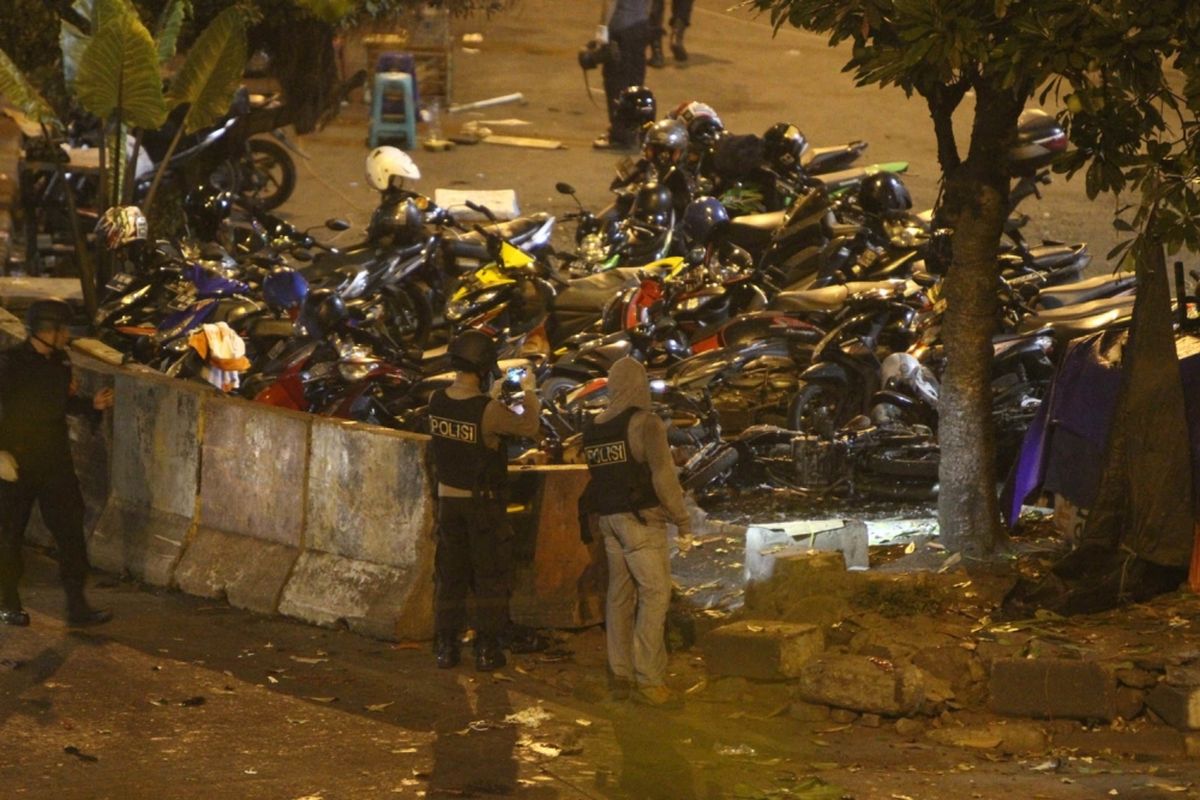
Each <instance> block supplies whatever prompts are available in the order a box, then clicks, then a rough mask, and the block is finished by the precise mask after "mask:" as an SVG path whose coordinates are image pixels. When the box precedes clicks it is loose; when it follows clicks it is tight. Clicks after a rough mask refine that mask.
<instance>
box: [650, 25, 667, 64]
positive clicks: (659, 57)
mask: <svg viewBox="0 0 1200 800" xmlns="http://www.w3.org/2000/svg"><path fill="white" fill-rule="evenodd" d="M646 63H647V64H648V65H649V66H651V67H654V68H655V69H662V68H663V67H665V66H666V65H667V59H666V57H665V56H664V55H663V47H662V34H661V33H659V34H655V36H654V38H653V39H651V40H650V60H649V61H647V62H646Z"/></svg>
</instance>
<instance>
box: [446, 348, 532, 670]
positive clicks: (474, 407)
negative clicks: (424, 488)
mask: <svg viewBox="0 0 1200 800" xmlns="http://www.w3.org/2000/svg"><path fill="white" fill-rule="evenodd" d="M448 352H449V355H450V359H451V363H452V364H453V366H454V369H455V370H457V373H458V374H457V376H456V377H455V380H454V383H453V384H451V385H450V386H449V387H448V388H446V389H445V390H441V391H438V392H435V393H434V394H433V396H432V397H431V398H430V400H429V432H430V434H432V436H433V461H434V467H435V471H436V473H437V480H438V526H437V554H436V556H435V560H434V571H435V577H436V586H435V590H434V624H435V627H436V630H435V639H434V650H435V653H436V656H437V665H438V667H440V668H443V669H446V668H449V667H453V666H456V665H457V664H458V662H459V637H460V636H461V634H462V631H463V629H464V627H465V625H466V623H467V619H466V599H467V592H468V591H471V590H473V591H474V595H475V623H474V628H475V668H476V669H478V670H480V671H491V670H494V669H498V668H499V667H502V666H504V664H505V658H504V651H503V649H502V648H501V646H500V640H499V637H500V635H501V633H503V632H504V630H505V628H506V626H507V625H508V576H507V574H506V571H505V567H506V563H507V554H506V552H505V549H504V548H505V547H506V546H507V539H508V535H509V534H508V531H509V528H508V520H507V516H506V513H507V501H506V497H505V477H506V474H507V470H508V462H507V458H506V456H505V452H504V447H503V440H502V437H505V436H518V437H525V438H530V437H533V436H536V435H537V433H538V430H539V426H540V416H539V415H540V413H541V409H540V407H539V404H538V397H537V383H536V382H535V380H534V376H533V375H532V374H530V373H529V372H526V373H525V374H524V375H523V376H522V377H521V388H522V389H523V390H524V397H523V399H522V411H521V413H520V414H517V413H514V412H513V411H511V410H509V409H508V408H507V407H506V406H505V405H504V404H503V403H501V402H500V401H499V400H497V399H495V397H496V396H498V391H497V392H494V393H493V394H492V395H489V394H485V392H487V391H488V390H489V387H493V386H494V388H495V389H497V390H498V389H499V388H500V386H501V385H502V384H501V382H500V381H498V380H496V379H497V378H498V377H499V368H498V366H497V364H496V345H495V343H494V342H493V341H492V339H491V337H489V336H487V335H486V334H484V333H482V332H480V331H466V332H465V333H463V334H461V335H459V336H458V337H457V338H455V339H454V340H453V341H452V342H451V343H450V347H449V350H448Z"/></svg>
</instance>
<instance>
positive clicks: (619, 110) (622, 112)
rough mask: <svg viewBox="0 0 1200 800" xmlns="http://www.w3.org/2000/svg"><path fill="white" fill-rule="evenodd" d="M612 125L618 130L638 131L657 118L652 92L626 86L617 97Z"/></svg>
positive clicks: (656, 107)
mask: <svg viewBox="0 0 1200 800" xmlns="http://www.w3.org/2000/svg"><path fill="white" fill-rule="evenodd" d="M613 117H614V119H613V123H614V125H615V126H616V127H618V128H623V129H626V130H630V131H640V130H641V129H642V128H643V127H645V126H646V125H651V124H653V123H654V120H655V119H656V118H657V117H658V104H657V103H656V102H655V101H654V92H652V91H650V90H649V89H647V88H646V87H645V86H627V87H625V88H624V89H622V90H621V93H620V94H618V95H617V103H616V109H615V110H614V113H613Z"/></svg>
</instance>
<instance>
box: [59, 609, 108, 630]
mask: <svg viewBox="0 0 1200 800" xmlns="http://www.w3.org/2000/svg"><path fill="white" fill-rule="evenodd" d="M112 617H113V615H112V612H111V611H109V610H108V609H107V608H92V607H91V606H84V607H83V608H75V609H72V610H70V611H69V612H67V624H68V625H70V626H71V627H72V628H90V627H91V626H93V625H103V624H104V623H106V622H108V621H109V620H110V619H112Z"/></svg>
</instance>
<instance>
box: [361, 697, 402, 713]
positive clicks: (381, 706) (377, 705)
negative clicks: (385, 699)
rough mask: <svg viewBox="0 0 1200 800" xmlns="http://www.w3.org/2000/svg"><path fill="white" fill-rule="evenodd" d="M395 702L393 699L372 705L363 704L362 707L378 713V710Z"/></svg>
mask: <svg viewBox="0 0 1200 800" xmlns="http://www.w3.org/2000/svg"><path fill="white" fill-rule="evenodd" d="M395 704H396V701H394V700H393V701H392V702H390V703H374V704H372V705H368V706H363V708H365V709H366V710H367V711H370V712H372V713H378V712H380V711H383V710H384V709H385V708H387V707H388V706H394V705H395Z"/></svg>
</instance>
